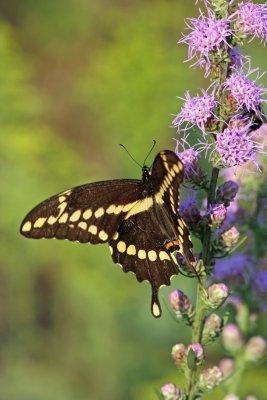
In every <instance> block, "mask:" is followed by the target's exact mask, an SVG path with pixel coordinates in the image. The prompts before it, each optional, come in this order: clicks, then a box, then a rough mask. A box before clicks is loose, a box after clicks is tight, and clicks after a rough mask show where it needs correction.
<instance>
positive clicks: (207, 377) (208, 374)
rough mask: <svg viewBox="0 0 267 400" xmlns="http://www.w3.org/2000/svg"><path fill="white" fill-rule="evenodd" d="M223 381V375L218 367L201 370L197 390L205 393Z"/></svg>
mask: <svg viewBox="0 0 267 400" xmlns="http://www.w3.org/2000/svg"><path fill="white" fill-rule="evenodd" d="M222 380H223V373H222V371H221V370H220V368H219V367H216V366H215V367H212V368H207V369H203V370H202V371H201V373H200V375H199V381H198V388H199V389H200V390H201V391H202V392H207V391H209V390H212V389H213V388H215V387H216V386H218V385H219V384H220V383H221V381H222Z"/></svg>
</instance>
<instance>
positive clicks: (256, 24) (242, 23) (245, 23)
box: [234, 1, 267, 44]
mask: <svg viewBox="0 0 267 400" xmlns="http://www.w3.org/2000/svg"><path fill="white" fill-rule="evenodd" d="M234 29H235V31H236V33H237V34H238V33H240V34H241V35H242V36H245V37H246V36H252V39H253V38H254V37H258V38H260V39H261V41H262V42H264V44H265V42H266V41H267V4H266V3H265V4H254V3H252V2H250V1H248V2H241V3H239V4H238V10H237V11H236V13H235V24H234ZM252 39H251V40H252Z"/></svg>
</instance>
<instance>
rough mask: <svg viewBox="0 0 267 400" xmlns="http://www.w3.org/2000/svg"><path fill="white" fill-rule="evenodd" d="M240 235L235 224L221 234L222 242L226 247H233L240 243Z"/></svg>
mask: <svg viewBox="0 0 267 400" xmlns="http://www.w3.org/2000/svg"><path fill="white" fill-rule="evenodd" d="M239 237H240V233H239V232H238V230H237V229H236V227H235V226H232V228H230V229H228V230H227V231H225V232H223V233H222V234H221V238H220V242H221V243H222V245H223V247H225V248H226V249H231V248H233V247H234V246H235V245H236V244H237V243H238V240H239Z"/></svg>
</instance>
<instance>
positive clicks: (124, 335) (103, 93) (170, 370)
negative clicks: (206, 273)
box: [0, 0, 267, 400]
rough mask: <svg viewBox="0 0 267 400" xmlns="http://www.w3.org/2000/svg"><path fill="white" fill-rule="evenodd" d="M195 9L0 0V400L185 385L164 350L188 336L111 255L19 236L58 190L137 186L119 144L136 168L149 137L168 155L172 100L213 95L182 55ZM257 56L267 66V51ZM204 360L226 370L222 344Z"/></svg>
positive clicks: (253, 380) (261, 376) (252, 374)
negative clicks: (113, 183)
mask: <svg viewBox="0 0 267 400" xmlns="http://www.w3.org/2000/svg"><path fill="white" fill-rule="evenodd" d="M193 5H194V1H193V0H190V1H189V2H185V1H181V0H175V1H174V0H164V1H163V0H161V1H159V0H156V1H154V2H153V3H152V2H150V1H146V0H143V1H140V0H133V1H126V0H124V1H123V0H111V1H106V0H98V1H86V0H57V1H52V0H38V1H36V0H23V1H22V0H9V1H0V18H1V20H0V121H1V122H0V124H1V133H0V141H1V142H0V163H1V192H0V206H1V224H0V227H1V228H0V229H1V249H0V263H1V264H0V400H74V399H75V400H77V399H78V400H85V399H89V400H104V399H105V400H106V399H109V400H126V399H127V400H137V399H138V400H140V399H147V400H149V399H155V398H156V395H155V388H159V387H160V386H161V385H162V384H164V383H166V382H169V381H175V382H177V379H178V382H179V378H178V377H177V376H176V371H175V367H174V366H173V363H172V361H171V358H170V349H171V346H172V345H174V344H175V343H177V342H182V341H185V342H188V337H187V336H188V333H189V331H187V329H185V328H183V327H181V326H180V325H177V324H176V323H175V322H174V321H173V319H172V318H171V316H170V315H169V313H168V311H167V309H166V307H164V306H163V309H164V310H163V311H164V312H163V316H162V318H161V319H160V320H155V319H154V318H153V317H152V316H151V314H150V287H149V286H148V285H147V284H146V283H143V284H142V285H140V284H138V283H137V281H136V279H135V277H134V276H133V275H126V274H123V273H122V272H121V270H120V268H119V267H118V266H116V265H113V263H112V261H111V257H110V254H109V250H108V247H107V246H89V245H81V244H77V243H70V242H60V241H45V240H44V241H30V240H26V239H25V238H23V237H21V236H19V233H18V229H19V224H20V222H21V220H22V218H23V217H24V215H25V214H26V213H27V212H28V211H29V210H30V209H31V208H32V207H33V206H34V205H36V204H37V203H39V202H40V201H42V200H43V199H45V198H47V197H49V196H50V195H52V194H54V193H57V192H60V191H62V190H64V189H67V188H69V187H72V186H77V185H79V184H82V183H86V182H91V181H95V180H100V179H108V178H114V177H116V178H119V177H121V178H130V177H133V178H138V177H140V174H141V171H140V169H139V168H138V167H137V166H136V165H135V164H134V163H133V162H132V161H131V159H130V158H129V157H128V155H127V154H126V153H125V152H124V151H123V150H121V148H120V147H119V146H118V144H119V143H121V142H122V143H124V144H125V145H126V146H127V147H128V149H129V150H130V152H131V153H132V154H133V156H134V157H135V158H137V159H138V160H139V162H141V163H142V162H143V160H144V157H145V155H146V154H147V152H148V149H149V148H150V146H151V143H152V139H156V140H157V148H156V151H158V150H161V149H164V148H170V149H173V148H174V145H175V142H174V141H173V137H175V131H174V130H172V129H170V128H169V125H170V122H171V119H172V116H171V114H174V113H177V112H178V109H179V106H180V104H181V103H180V101H179V100H177V99H176V96H183V93H184V91H185V90H186V89H192V93H196V91H197V89H198V88H199V87H202V86H203V85H204V87H207V86H208V82H204V80H203V78H202V74H201V72H200V71H196V70H193V69H190V68H189V67H188V64H184V63H183V59H185V58H186V49H185V47H178V46H177V45H176V42H177V40H178V38H179V37H180V32H181V30H182V29H183V26H184V23H183V19H184V17H186V16H191V15H192V12H197V9H195V10H194V7H193ZM249 51H250V52H251V53H252V54H253V56H254V65H259V66H261V67H263V68H264V67H266V61H267V53H266V50H262V49H261V48H260V47H259V46H258V45H257V43H256V44H253V45H251V46H250V50H249ZM266 83H267V81H266V80H265V84H266ZM178 286H179V287H180V288H181V289H182V290H184V291H185V292H186V293H187V294H192V295H193V294H194V288H195V282H194V281H193V280H189V282H188V280H187V281H185V280H183V279H182V278H180V277H176V278H174V279H173V281H172V287H171V289H170V288H164V289H162V291H161V296H162V298H164V297H165V298H166V296H167V294H168V293H169V292H170V291H171V290H173V289H174V288H176V287H178ZM261 333H262V334H264V321H263V322H262V332H261ZM209 353H210V360H211V363H213V364H214V363H216V362H218V360H219V359H220V357H221V356H220V349H219V347H217V346H211V347H210V349H209ZM266 379H267V372H266V370H265V369H264V366H262V367H259V368H258V369H257V370H254V371H249V372H248V374H247V377H246V379H245V381H244V386H243V387H242V393H247V391H249V392H254V393H256V394H258V396H259V398H262V399H265V398H267V389H266V388H264V387H263V385H262V382H264V381H266ZM214 393H215V392H214ZM260 396H262V397H260ZM215 397H216V399H221V398H222V394H221V392H220V391H217V394H213V395H212V396H210V397H208V396H207V398H211V399H212V398H215Z"/></svg>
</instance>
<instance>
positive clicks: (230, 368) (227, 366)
mask: <svg viewBox="0 0 267 400" xmlns="http://www.w3.org/2000/svg"><path fill="white" fill-rule="evenodd" d="M219 368H220V370H221V371H222V373H223V376H224V377H225V378H228V376H231V375H232V373H233V372H234V370H235V363H234V360H232V358H223V359H222V360H221V361H220V362H219Z"/></svg>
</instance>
